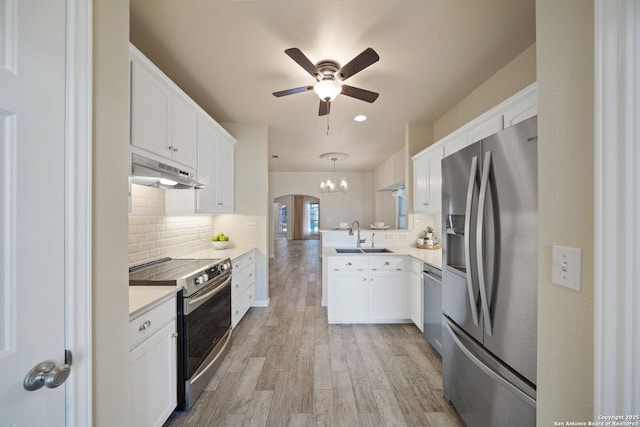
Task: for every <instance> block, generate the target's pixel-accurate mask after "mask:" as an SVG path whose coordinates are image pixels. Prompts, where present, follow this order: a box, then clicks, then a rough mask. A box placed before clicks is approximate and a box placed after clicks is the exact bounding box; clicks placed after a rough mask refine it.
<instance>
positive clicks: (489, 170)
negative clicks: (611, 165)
mask: <svg viewBox="0 0 640 427" xmlns="http://www.w3.org/2000/svg"><path fill="white" fill-rule="evenodd" d="M537 135H538V133H537V118H536V117H533V118H531V119H528V120H526V121H524V122H521V123H519V124H517V125H515V126H512V127H510V128H508V129H505V130H503V131H501V132H498V133H497V134H495V135H492V136H490V137H488V138H485V139H483V140H482V141H479V142H476V143H474V144H472V145H470V146H468V147H466V148H464V149H462V150H460V151H458V152H455V153H453V154H451V155H449V156H447V157H445V158H444V159H443V160H442V212H443V214H442V218H443V222H444V224H443V230H446V233H445V238H444V239H443V267H444V268H443V272H442V311H443V319H442V320H443V322H442V324H443V354H442V376H443V386H444V393H445V396H446V398H447V399H449V401H450V402H451V403H453V405H454V407H455V408H456V410H457V412H458V413H459V414H460V416H461V418H462V419H463V420H464V422H465V423H466V424H467V426H469V427H485V426H486V427H500V426H514V425H517V426H535V424H536V365H537V362H536V347H537V340H536V335H537V322H538V320H537V311H538V173H537V169H538V149H537V146H538V137H537Z"/></svg>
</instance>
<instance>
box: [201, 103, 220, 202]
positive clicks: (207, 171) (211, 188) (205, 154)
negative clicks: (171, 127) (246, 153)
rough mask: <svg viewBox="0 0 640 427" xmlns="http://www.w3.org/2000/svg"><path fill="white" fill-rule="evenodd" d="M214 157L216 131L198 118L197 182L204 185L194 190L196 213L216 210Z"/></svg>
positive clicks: (216, 188)
mask: <svg viewBox="0 0 640 427" xmlns="http://www.w3.org/2000/svg"><path fill="white" fill-rule="evenodd" d="M216 156H217V153H216V129H215V127H214V126H213V125H212V124H211V123H210V122H209V120H208V119H207V118H205V117H202V116H198V181H199V182H200V183H202V184H204V188H201V189H198V190H195V191H196V192H197V202H196V210H197V212H198V213H215V212H216V211H217V208H218V180H217V177H216Z"/></svg>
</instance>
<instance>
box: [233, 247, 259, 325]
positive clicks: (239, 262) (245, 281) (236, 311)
mask: <svg viewBox="0 0 640 427" xmlns="http://www.w3.org/2000/svg"><path fill="white" fill-rule="evenodd" d="M232 264H233V274H232V276H231V277H232V278H231V327H232V328H235V327H236V325H237V324H238V322H240V320H242V317H244V315H245V314H246V313H247V311H249V308H250V307H251V306H252V305H253V302H254V300H255V298H256V259H255V251H253V250H252V251H250V252H247V253H246V254H244V255H242V256H240V257H238V258H236V259H234V260H233V263H232Z"/></svg>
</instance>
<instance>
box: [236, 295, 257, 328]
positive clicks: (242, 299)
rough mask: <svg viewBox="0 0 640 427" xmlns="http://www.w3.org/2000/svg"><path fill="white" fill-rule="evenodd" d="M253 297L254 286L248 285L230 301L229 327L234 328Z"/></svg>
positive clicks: (251, 302)
mask: <svg viewBox="0 0 640 427" xmlns="http://www.w3.org/2000/svg"><path fill="white" fill-rule="evenodd" d="M254 299H255V287H254V286H249V288H247V289H245V291H244V292H243V293H242V294H241V295H240V296H239V297H238V298H236V299H235V300H234V301H233V302H232V303H231V327H232V328H235V327H236V325H237V324H238V322H240V320H241V319H242V317H243V316H244V315H245V313H246V312H247V311H249V308H250V307H251V305H252V304H253V301H254Z"/></svg>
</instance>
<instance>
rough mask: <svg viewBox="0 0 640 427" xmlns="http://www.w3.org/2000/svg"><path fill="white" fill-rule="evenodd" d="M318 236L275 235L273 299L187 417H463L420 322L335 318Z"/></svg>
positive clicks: (227, 420) (432, 420)
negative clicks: (329, 310) (326, 298)
mask: <svg viewBox="0 0 640 427" xmlns="http://www.w3.org/2000/svg"><path fill="white" fill-rule="evenodd" d="M319 256H320V242H319V241H318V240H294V241H291V240H290V241H287V240H286V239H276V242H275V258H274V259H272V260H270V266H269V292H270V306H269V307H268V308H255V307H254V308H251V309H250V310H249V312H248V313H247V315H246V316H245V318H244V319H243V320H242V321H241V322H240V324H239V325H238V327H237V328H236V329H235V330H234V335H233V345H232V347H231V350H230V352H229V354H228V356H227V358H226V359H225V361H224V362H223V364H222V365H221V367H220V369H219V370H218V372H216V374H215V376H214V378H213V379H212V381H211V382H210V384H209V385H208V387H207V389H206V390H205V391H204V392H203V394H202V395H201V396H200V398H199V400H198V401H197V402H196V404H195V406H194V408H193V409H192V410H191V411H190V412H188V413H182V414H177V415H176V414H174V415H172V417H171V418H170V419H169V420H168V421H167V422H166V423H165V427H182V426H222V425H224V426H277V427H283V426H349V427H352V426H412V427H413V426H425V427H449V426H462V425H463V424H462V422H461V421H460V420H459V418H458V417H457V415H456V414H455V412H454V411H453V410H452V409H451V408H450V407H449V406H448V405H447V404H446V403H445V401H444V399H443V397H442V381H441V377H440V369H441V363H440V359H439V358H438V356H437V354H436V353H435V352H434V351H433V350H432V349H431V347H430V346H429V344H427V342H426V341H425V340H424V338H423V336H422V334H421V332H420V331H419V330H418V329H417V328H416V327H415V326H414V325H413V324H406V325H328V324H327V314H326V308H325V307H322V306H321V289H322V277H321V271H322V269H321V260H320V257H319Z"/></svg>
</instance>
